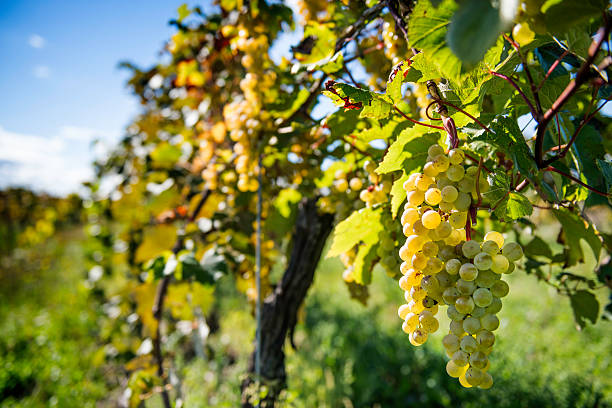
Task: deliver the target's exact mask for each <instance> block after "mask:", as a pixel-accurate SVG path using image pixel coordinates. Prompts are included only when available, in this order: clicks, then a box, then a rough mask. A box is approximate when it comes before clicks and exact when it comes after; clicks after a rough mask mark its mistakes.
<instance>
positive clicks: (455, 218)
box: [448, 211, 468, 228]
mask: <svg viewBox="0 0 612 408" xmlns="http://www.w3.org/2000/svg"><path fill="white" fill-rule="evenodd" d="M467 215H468V214H467V212H465V211H457V212H454V213H452V214H451V215H450V216H449V217H448V221H449V222H450V225H451V226H452V227H453V228H463V227H465V223H466V222H467Z"/></svg>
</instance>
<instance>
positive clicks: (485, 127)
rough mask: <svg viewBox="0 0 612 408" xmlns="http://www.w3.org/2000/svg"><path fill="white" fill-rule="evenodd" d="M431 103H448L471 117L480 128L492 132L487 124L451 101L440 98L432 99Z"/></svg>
mask: <svg viewBox="0 0 612 408" xmlns="http://www.w3.org/2000/svg"><path fill="white" fill-rule="evenodd" d="M432 103H439V104H442V105H448V106H450V107H451V108H453V109H456V110H457V111H459V112H461V113H463V114H464V115H465V116H467V117H468V118H470V119H472V120H473V121H474V122H476V124H478V126H480V127H481V128H483V129H484V130H486V131H487V132H489V133H493V131H492V130H491V129H489V128H488V127H487V126H486V125H485V124H484V123H482V122H481V121H480V120H478V119H476V118H475V117H474V116H473V115H471V114H470V113H468V112H466V111H464V110H463V109H461V108H460V107H458V106H456V105H454V104H452V103H450V102H447V101H443V100H441V99H440V100H436V101H434V102H432ZM430 105H431V104H430Z"/></svg>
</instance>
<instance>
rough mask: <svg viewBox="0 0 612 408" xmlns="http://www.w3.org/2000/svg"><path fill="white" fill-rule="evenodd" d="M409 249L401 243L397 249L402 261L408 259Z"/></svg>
mask: <svg viewBox="0 0 612 408" xmlns="http://www.w3.org/2000/svg"><path fill="white" fill-rule="evenodd" d="M410 253H411V252H410V249H409V248H408V246H406V244H404V245H402V246H401V247H400V249H399V257H400V259H401V260H402V261H407V260H409V259H410Z"/></svg>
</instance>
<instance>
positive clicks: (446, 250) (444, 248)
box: [438, 245, 459, 271]
mask: <svg viewBox="0 0 612 408" xmlns="http://www.w3.org/2000/svg"><path fill="white" fill-rule="evenodd" d="M438 247H439V248H440V252H439V253H438V258H440V259H441V260H442V261H448V260H449V259H451V258H454V257H455V249H454V248H453V247H452V246H450V245H438ZM457 271H459V269H457Z"/></svg>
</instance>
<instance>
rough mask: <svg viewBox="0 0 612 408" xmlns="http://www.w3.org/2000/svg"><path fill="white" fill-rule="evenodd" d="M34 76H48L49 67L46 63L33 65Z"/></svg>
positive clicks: (42, 77)
mask: <svg viewBox="0 0 612 408" xmlns="http://www.w3.org/2000/svg"><path fill="white" fill-rule="evenodd" d="M34 76H35V77H36V78H41V79H44V78H49V67H48V66H46V65H38V66H36V67H34Z"/></svg>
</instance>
